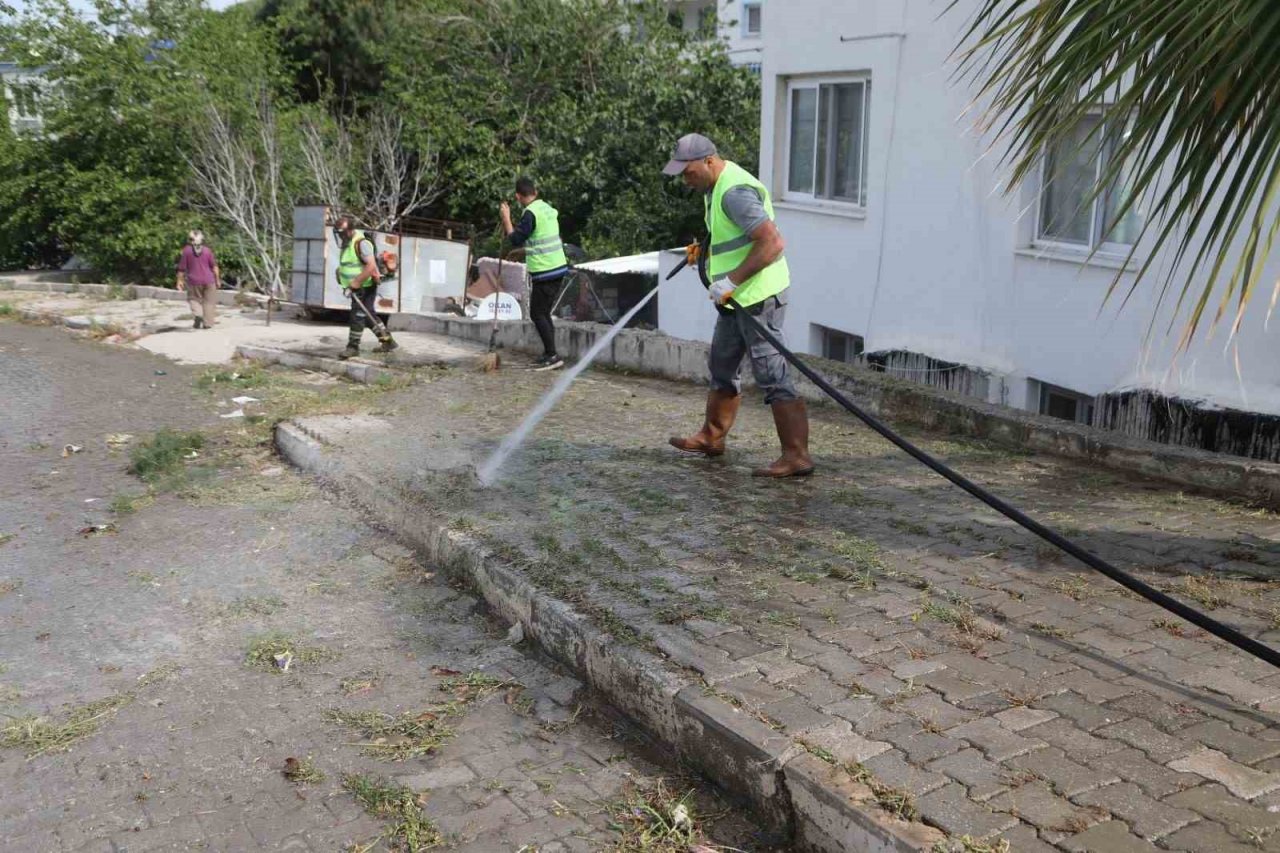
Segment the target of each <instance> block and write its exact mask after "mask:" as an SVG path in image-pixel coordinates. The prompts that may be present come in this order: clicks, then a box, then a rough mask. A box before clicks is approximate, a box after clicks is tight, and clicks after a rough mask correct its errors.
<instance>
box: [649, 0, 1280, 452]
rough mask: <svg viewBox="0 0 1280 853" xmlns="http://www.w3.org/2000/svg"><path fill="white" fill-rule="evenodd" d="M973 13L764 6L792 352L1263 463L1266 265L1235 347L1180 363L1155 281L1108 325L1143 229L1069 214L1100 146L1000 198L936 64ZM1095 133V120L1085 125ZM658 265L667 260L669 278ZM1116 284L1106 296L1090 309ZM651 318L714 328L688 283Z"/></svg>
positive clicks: (1102, 154)
mask: <svg viewBox="0 0 1280 853" xmlns="http://www.w3.org/2000/svg"><path fill="white" fill-rule="evenodd" d="M739 2H740V0H739ZM975 5H976V0H962V2H961V4H960V5H959V6H958V7H957V8H956V9H954V10H953V11H951V12H949V13H947V14H945V15H941V16H940V4H937V3H932V2H927V0H844V2H840V3H832V2H829V0H787V2H786V3H785V4H784V3H780V2H777V0H769V2H768V3H766V4H764V5H763V6H762V19H761V24H760V30H761V41H762V45H763V47H764V50H763V53H762V63H763V66H762V76H761V84H762V92H763V97H762V111H761V122H762V123H761V146H760V162H761V168H760V171H761V174H760V178H761V180H762V181H763V182H764V183H765V184H766V185H767V186H768V187H769V188H770V190H771V192H772V193H773V197H774V200H775V207H776V208H777V221H778V224H779V227H780V229H781V231H782V234H783V236H784V238H785V240H786V244H787V249H786V252H787V259H788V262H789V264H790V268H791V274H792V284H793V286H792V288H791V291H790V293H791V295H790V305H789V309H788V317H787V326H786V331H787V334H788V336H789V338H790V340H791V342H792V344H793V345H794V346H795V348H796V349H797V351H800V352H807V353H811V354H816V355H823V356H826V357H829V358H833V359H837V360H848V361H853V360H855V359H856V360H860V361H864V362H866V363H869V364H872V365H875V366H879V367H880V368H882V369H884V370H886V371H888V372H890V373H892V374H895V375H898V376H902V377H906V378H910V379H915V380H917V381H922V382H928V383H930V384H934V385H939V386H942V387H947V388H951V389H953V390H956V391H959V392H961V393H965V394H969V395H972V396H975V397H980V398H982V399H985V400H988V401H990V402H996V403H1002V404H1005V405H1009V406H1013V407H1017V408H1021V409H1026V410H1031V411H1036V412H1041V413H1044V414H1048V415H1054V416H1057V417H1062V418H1066V419H1069V420H1074V421H1079V422H1085V423H1092V424H1094V425H1096V426H1102V427H1107V428H1111V429H1120V430H1122V431H1124V432H1126V433H1128V434H1133V435H1138V436H1142V437H1146V438H1152V439H1155V440H1160V441H1170V442H1174V443H1180V444H1187V445H1192V446H1200V447H1205V448H1208V449H1215V450H1222V451H1225V452H1232V453H1238V454H1241V455H1250V456H1255V457H1258V458H1265V459H1272V460H1280V417H1277V416H1280V318H1276V322H1275V323H1273V324H1272V327H1271V328H1270V329H1268V328H1267V322H1266V321H1267V313H1268V302H1269V301H1270V300H1269V297H1270V292H1269V290H1270V287H1269V286H1270V284H1271V283H1274V282H1275V281H1277V279H1280V262H1273V263H1272V264H1271V265H1270V267H1269V269H1268V272H1267V275H1265V276H1264V277H1263V281H1264V283H1265V285H1266V286H1265V287H1264V289H1265V290H1266V291H1267V292H1264V293H1262V294H1260V295H1259V296H1258V297H1257V298H1255V299H1254V300H1253V303H1252V304H1251V305H1250V307H1249V309H1248V312H1247V314H1246V316H1245V318H1244V322H1243V325H1242V326H1241V329H1240V333H1239V334H1238V336H1237V337H1236V338H1235V340H1234V341H1232V342H1231V344H1230V346H1228V345H1227V341H1226V332H1227V331H1228V330H1227V329H1226V328H1220V329H1219V330H1218V332H1217V334H1216V335H1215V336H1214V337H1212V338H1210V337H1208V336H1206V335H1201V336H1200V337H1199V338H1198V339H1197V340H1196V341H1195V343H1194V344H1193V345H1192V346H1191V347H1190V349H1189V350H1188V351H1186V352H1182V353H1179V352H1178V351H1177V349H1178V348H1177V343H1178V332H1179V331H1180V329H1181V327H1182V320H1183V319H1185V315H1186V311H1185V310H1184V311H1183V312H1181V313H1179V312H1177V311H1176V310H1175V307H1174V303H1175V302H1176V301H1177V300H1176V298H1172V299H1168V300H1166V301H1165V302H1164V303H1163V304H1162V305H1161V306H1160V307H1159V309H1158V310H1157V306H1156V300H1157V296H1158V292H1159V288H1160V283H1161V282H1160V280H1159V276H1158V275H1152V276H1151V277H1150V278H1149V279H1146V280H1144V281H1143V282H1142V283H1141V284H1140V285H1139V286H1138V288H1137V289H1136V290H1135V291H1134V292H1133V294H1132V296H1131V297H1130V298H1129V299H1128V303H1127V304H1125V305H1123V307H1122V303H1123V302H1124V300H1123V298H1122V297H1123V296H1124V294H1125V293H1127V292H1128V290H1129V287H1130V285H1131V284H1133V280H1134V276H1133V274H1132V270H1133V265H1132V264H1130V265H1128V266H1126V256H1127V255H1128V252H1129V249H1130V247H1131V243H1132V241H1133V239H1134V238H1135V236H1136V235H1137V234H1138V232H1139V231H1140V230H1141V224H1142V219H1141V217H1142V212H1141V211H1138V212H1135V213H1134V214H1132V215H1131V216H1129V217H1127V218H1126V219H1125V221H1122V222H1120V223H1118V225H1117V227H1115V228H1114V229H1113V230H1112V231H1111V232H1110V233H1106V234H1104V233H1102V232H1103V224H1102V223H1103V222H1104V221H1109V220H1111V219H1113V218H1114V217H1111V216H1108V210H1110V209H1114V208H1115V205H1117V204H1118V203H1119V199H1120V198H1121V197H1122V194H1123V192H1124V187H1123V186H1117V187H1114V188H1112V190H1111V191H1110V192H1108V193H1107V194H1106V195H1105V196H1103V197H1102V198H1100V199H1099V200H1098V201H1097V202H1095V203H1094V204H1092V205H1082V203H1081V200H1082V198H1084V196H1083V193H1084V187H1085V186H1087V185H1088V184H1089V183H1090V182H1091V181H1092V179H1093V176H1094V175H1095V174H1098V171H1097V170H1099V169H1101V168H1103V167H1104V164H1105V163H1106V158H1107V156H1108V150H1107V149H1108V146H1107V145H1106V144H1103V145H1101V146H1099V147H1098V148H1097V149H1096V150H1092V151H1088V152H1084V153H1083V154H1079V155H1077V154H1076V153H1075V151H1074V150H1073V149H1076V148H1078V147H1079V146H1078V145H1065V146H1063V147H1062V148H1061V149H1060V150H1056V151H1047V152H1045V166H1044V169H1043V170H1042V173H1041V174H1040V175H1039V176H1037V178H1036V179H1035V180H1034V181H1033V182H1031V183H1029V184H1028V185H1024V186H1022V187H1019V188H1018V189H1017V191H1016V192H1014V193H1013V194H1012V195H1006V194H1004V193H1003V192H1002V189H1003V188H1004V187H1005V185H1006V183H1007V180H1006V177H1007V176H1006V174H1005V173H1004V172H1002V171H1000V169H999V166H998V165H997V163H998V160H999V159H1000V158H999V152H998V151H996V152H993V151H992V150H991V144H990V140H989V139H988V138H984V137H983V136H982V135H981V134H980V133H979V132H978V131H977V130H975V117H974V116H973V114H972V112H971V111H969V107H970V106H971V104H970V102H971V99H972V98H973V91H972V89H971V88H969V87H968V86H966V85H965V84H963V83H958V82H956V81H955V79H954V73H955V65H954V63H953V61H952V60H950V59H949V56H950V54H951V53H952V51H953V49H954V48H955V47H956V44H957V42H958V40H959V38H960V31H961V27H962V26H963V25H964V23H965V22H966V20H967V19H968V13H969V12H971V11H972V9H973V8H974V6H975ZM1101 106H1102V105H1100V107H1101ZM746 119H747V117H744V120H746ZM1106 121H1108V117H1107V116H1106V115H1104V114H1103V112H1102V111H1101V110H1100V111H1099V113H1098V114H1097V115H1096V116H1094V117H1092V118H1091V119H1090V120H1089V123H1093V122H1106ZM1088 129H1089V128H1088V127H1086V126H1084V125H1082V126H1081V127H1080V128H1079V129H1078V134H1077V135H1078V137H1079V138H1083V137H1084V135H1086V134H1087V131H1088ZM1114 132H1117V133H1118V132H1123V128H1120V127H1117V128H1116V129H1115V131H1114ZM1109 133H1111V131H1110V130H1108V131H1107V133H1106V134H1104V137H1105V136H1106V135H1107V134H1109ZM1051 175H1052V176H1054V179H1053V180H1049V177H1050V176H1051ZM1095 250H1096V253H1094V254H1092V256H1091V253H1092V252H1095ZM1138 257H1139V258H1143V257H1146V255H1145V253H1144V251H1143V246H1141V245H1139V246H1138ZM1166 261H1167V258H1165V257H1163V256H1161V257H1157V258H1156V259H1155V264H1154V269H1155V270H1156V271H1157V273H1158V272H1159V271H1160V270H1161V269H1167V268H1168V264H1167V263H1166ZM674 263H675V258H674V256H671V255H670V253H664V256H663V270H662V272H663V274H664V275H665V273H666V272H667V271H668V270H669V269H670V268H671V266H672V265H673V264H674ZM1117 273H1119V281H1118V286H1117V293H1118V294H1119V297H1117V298H1113V299H1111V300H1109V301H1108V300H1105V297H1106V294H1107V291H1108V289H1109V288H1110V287H1111V285H1112V283H1113V281H1115V280H1116V275H1117ZM1179 281H1180V280H1179ZM1175 297H1176V294H1175ZM659 312H660V313H659V325H660V328H662V329H663V330H664V331H666V332H668V333H669V334H672V335H674V336H678V337H685V338H696V339H704V340H705V339H708V338H709V336H710V333H711V329H712V327H713V325H714V320H715V315H714V312H713V311H712V309H711V307H710V305H709V304H708V303H707V301H706V297H705V295H704V293H703V291H702V289H701V288H700V287H699V286H698V285H697V284H696V282H695V281H694V280H693V276H692V275H691V274H689V273H684V274H681V276H678V277H677V279H675V280H673V281H672V282H670V283H667V284H665V285H664V286H663V290H662V293H661V298H660V307H659ZM1210 313H1211V312H1210ZM1153 317H1155V318H1156V319H1155V322H1154V324H1153V323H1152V318H1153ZM1171 324H1172V331H1169V332H1168V333H1166V329H1169V328H1170V326H1171ZM1149 331H1150V335H1148V332H1149Z"/></svg>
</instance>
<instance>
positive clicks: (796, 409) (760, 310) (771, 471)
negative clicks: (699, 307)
mask: <svg viewBox="0 0 1280 853" xmlns="http://www.w3.org/2000/svg"><path fill="white" fill-rule="evenodd" d="M662 171H663V173H664V174H666V175H671V176H675V175H681V176H683V178H684V182H685V184H686V185H687V186H689V187H691V188H692V189H695V190H698V191H700V192H702V193H704V194H705V196H704V201H703V204H704V209H705V218H706V224H707V231H708V233H710V235H711V240H710V244H709V245H710V249H709V254H708V257H707V258H706V269H707V275H708V277H709V278H710V279H711V287H710V290H709V293H710V296H711V299H712V301H713V302H715V304H716V310H717V311H718V312H719V313H720V317H719V319H717V320H716V329H715V333H714V334H713V336H712V338H711V354H710V356H709V357H708V359H707V362H708V367H709V368H710V372H711V391H710V393H709V394H708V395H707V409H706V417H705V420H704V421H703V424H702V429H700V430H699V431H698V432H696V433H695V434H693V435H691V436H689V437H688V438H681V437H678V436H673V437H672V438H671V440H670V441H671V445H672V446H673V447H675V448H677V449H679V450H683V451H685V452H686V453H700V454H703V455H704V456H721V455H723V454H724V451H725V437H726V436H727V435H728V434H729V430H730V429H731V428H732V427H733V422H734V420H735V419H736V418H737V416H738V408H739V406H740V405H741V404H742V383H741V373H742V359H743V358H744V357H748V356H749V357H750V359H751V372H752V375H753V376H754V377H755V380H756V384H757V385H759V386H760V390H762V391H763V392H764V401H765V403H767V404H768V405H769V406H770V407H771V408H772V409H773V422H774V426H775V427H776V428H777V430H778V441H779V442H780V443H781V445H782V455H781V456H780V457H778V459H777V460H776V461H775V462H774V463H773V464H772V465H769V466H768V467H765V468H757V469H756V470H754V471H752V472H751V473H752V475H754V476H757V477H804V476H807V475H809V474H812V473H813V467H814V466H813V460H812V459H811V458H810V457H809V415H808V412H807V411H806V410H805V404H804V400H802V399H800V396H799V395H798V394H797V393H796V387H795V382H794V380H793V379H792V377H791V373H790V370H789V368H788V366H787V361H786V359H785V358H783V356H782V354H781V353H780V352H778V350H777V349H776V348H774V346H773V345H772V344H770V343H769V342H768V341H766V340H764V339H763V338H762V337H761V336H760V334H759V332H757V331H756V330H755V328H754V327H753V326H752V324H750V323H748V322H747V321H746V320H745V319H744V318H742V317H741V316H739V312H740V311H746V312H748V313H750V314H751V315H752V316H753V317H755V318H757V319H758V320H759V321H760V322H761V323H762V324H764V325H765V326H766V327H767V328H768V329H769V331H770V332H771V333H772V334H773V335H774V337H776V338H777V340H778V341H779V342H781V343H782V345H783V346H786V338H785V337H784V336H783V332H782V325H783V320H784V319H785V317H786V312H787V288H788V287H790V285H791V275H790V272H789V271H788V269H787V259H786V257H785V256H784V255H783V242H782V234H781V233H780V232H779V231H778V226H777V225H776V224H774V217H773V202H772V200H771V199H770V197H769V191H768V190H767V189H765V186H764V184H762V183H760V182H759V181H758V180H756V179H755V178H754V177H752V175H751V174H750V173H748V172H747V170H746V169H743V168H742V167H741V166H739V165H738V164H737V163H734V162H732V161H729V160H725V159H723V158H722V157H721V156H720V154H719V152H718V151H717V150H716V146H715V144H714V143H713V142H712V141H711V140H710V139H707V137H705V136H703V135H701V134H698V133H690V134H688V135H687V136H683V137H681V138H680V141H679V142H677V143H676V147H675V150H674V151H673V152H672V154H671V160H670V162H668V163H667V165H666V167H665V168H664V169H663V170H662ZM686 252H687V257H688V261H689V263H691V264H692V263H695V262H696V261H697V260H698V253H699V247H698V246H697V244H694V245H692V246H689V248H688V249H687V250H686ZM730 299H732V300H733V304H732V305H730V304H729V300H730ZM734 306H736V307H734Z"/></svg>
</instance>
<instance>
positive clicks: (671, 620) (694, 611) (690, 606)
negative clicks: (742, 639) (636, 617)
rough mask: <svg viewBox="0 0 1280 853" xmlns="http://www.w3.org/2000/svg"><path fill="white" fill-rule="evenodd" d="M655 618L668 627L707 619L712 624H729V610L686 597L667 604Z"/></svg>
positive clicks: (656, 612)
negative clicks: (690, 620)
mask: <svg viewBox="0 0 1280 853" xmlns="http://www.w3.org/2000/svg"><path fill="white" fill-rule="evenodd" d="M653 616H654V618H655V619H657V620H658V621H659V622H662V623H664V624H667V625H673V624H675V623H677V622H684V621H686V620H689V619H706V620H708V621H710V622H728V621H729V617H730V614H729V609H728V608H727V607H723V606H721V605H718V604H712V603H710V602H708V601H702V600H701V599H698V598H695V597H693V596H686V597H685V598H684V599H683V600H681V601H677V602H673V603H671V604H666V605H664V606H662V607H660V608H658V609H657V610H656V611H654V614H653Z"/></svg>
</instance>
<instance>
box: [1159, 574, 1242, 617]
mask: <svg viewBox="0 0 1280 853" xmlns="http://www.w3.org/2000/svg"><path fill="white" fill-rule="evenodd" d="M1225 586H1226V584H1225V583H1224V582H1222V581H1218V580H1215V579H1213V578H1200V577H1196V576H1195V575H1184V576H1183V578H1182V580H1181V581H1179V582H1178V583H1176V584H1169V585H1166V586H1165V592H1172V593H1174V594H1177V595H1183V596H1185V597H1187V598H1189V599H1191V600H1192V601H1195V602H1199V603H1200V604H1201V605H1203V606H1204V607H1205V608H1206V609H1208V610H1216V609H1217V608H1219V607H1222V606H1223V605H1226V604H1229V603H1230V600H1229V599H1228V598H1226V597H1225V596H1224V595H1222V594H1221V592H1220V590H1222V589H1223V587H1225Z"/></svg>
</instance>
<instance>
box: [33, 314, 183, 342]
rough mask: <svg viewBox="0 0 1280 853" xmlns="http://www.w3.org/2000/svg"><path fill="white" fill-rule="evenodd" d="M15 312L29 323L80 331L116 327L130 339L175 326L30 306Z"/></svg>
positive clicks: (119, 332)
mask: <svg viewBox="0 0 1280 853" xmlns="http://www.w3.org/2000/svg"><path fill="white" fill-rule="evenodd" d="M14 313H16V314H17V316H18V317H19V318H20V319H22V320H25V321H26V322H29V323H43V324H47V325H53V326H66V327H67V328H68V329H74V330H76V331H80V332H87V331H89V330H91V329H93V328H94V327H95V326H99V327H101V328H104V329H110V328H114V329H118V330H119V331H118V334H120V335H121V336H123V337H125V338H127V339H129V340H133V339H135V338H141V337H143V336H145V335H154V334H155V333H157V332H163V331H166V330H168V329H172V328H175V327H174V326H173V324H172V323H143V324H142V325H140V326H137V327H136V328H135V327H126V326H123V325H121V323H120V322H119V320H118V319H114V318H111V317H105V316H102V315H94V314H77V315H73V316H67V315H65V314H58V313H56V312H53V311H35V310H33V309H30V308H16V309H15V310H14Z"/></svg>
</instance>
